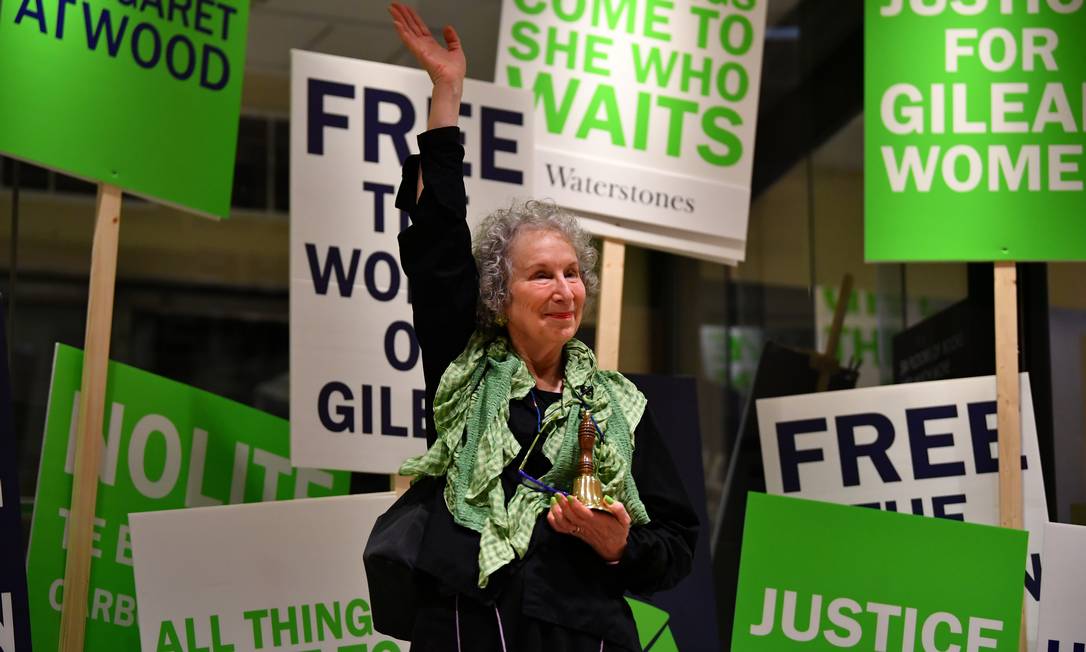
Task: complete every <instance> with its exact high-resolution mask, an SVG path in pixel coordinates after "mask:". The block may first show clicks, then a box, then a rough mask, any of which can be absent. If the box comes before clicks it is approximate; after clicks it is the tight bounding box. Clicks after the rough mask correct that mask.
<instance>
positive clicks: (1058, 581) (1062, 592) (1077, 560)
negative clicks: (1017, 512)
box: [1037, 523, 1086, 652]
mask: <svg viewBox="0 0 1086 652" xmlns="http://www.w3.org/2000/svg"><path fill="white" fill-rule="evenodd" d="M1044 561H1045V564H1044V586H1043V588H1042V591H1041V622H1040V628H1041V629H1040V633H1039V635H1038V637H1037V638H1038V639H1039V640H1040V642H1041V645H1040V649H1041V650H1042V652H1086V618H1083V617H1082V616H1083V609H1084V607H1083V605H1086V527H1083V526H1081V525H1066V524H1064V523H1049V524H1048V526H1047V527H1046V528H1045V551H1044Z"/></svg>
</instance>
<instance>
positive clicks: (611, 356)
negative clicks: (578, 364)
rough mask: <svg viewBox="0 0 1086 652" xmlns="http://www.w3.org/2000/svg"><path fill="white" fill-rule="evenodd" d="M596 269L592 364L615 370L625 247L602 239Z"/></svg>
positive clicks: (607, 239)
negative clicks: (596, 313)
mask: <svg viewBox="0 0 1086 652" xmlns="http://www.w3.org/2000/svg"><path fill="white" fill-rule="evenodd" d="M600 267H601V270H600V312H599V318H598V319H597V320H596V363H597V364H598V365H599V368H600V369H614V370H617V369H618V345H619V335H620V334H621V324H622V280H623V278H622V277H623V273H624V272H625V269H626V245H625V244H624V243H622V242H619V241H618V240H611V239H609V238H606V239H604V241H603V264H602V265H601V266H600Z"/></svg>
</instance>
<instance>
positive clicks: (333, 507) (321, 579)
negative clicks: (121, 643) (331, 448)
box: [130, 493, 407, 652]
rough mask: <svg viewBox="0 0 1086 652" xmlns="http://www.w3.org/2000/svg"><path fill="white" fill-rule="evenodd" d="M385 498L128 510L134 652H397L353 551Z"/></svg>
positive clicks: (402, 646) (388, 500)
mask: <svg viewBox="0 0 1086 652" xmlns="http://www.w3.org/2000/svg"><path fill="white" fill-rule="evenodd" d="M394 500H395V496H394V495H393V494H391V493H382V494H360V495H354V496H341V497H335V498H328V499H305V500H292V501H282V502H274V503H258V504H251V505H230V506H225V507H200V508H193V509H180V510H172V511H165V512H145V513H139V514H132V515H131V517H130V520H131V524H132V557H133V560H134V562H135V575H136V600H137V603H138V605H139V629H140V644H141V647H142V649H143V651H144V652H186V651H187V652H193V651H195V650H203V651H204V652H249V651H254V652H255V651H256V650H261V651H262V652H276V651H279V650H281V651H284V652H285V651H286V650H291V651H295V650H306V651H307V652H361V651H362V650H368V651H369V652H398V651H399V650H406V649H407V644H406V643H402V642H400V641H395V640H393V639H389V638H388V637H387V636H384V635H382V634H380V633H378V632H377V631H376V630H374V629H373V623H372V620H371V615H370V606H369V588H368V585H367V584H366V571H365V569H364V567H363V566H362V549H363V547H364V546H365V543H366V540H367V539H368V538H369V535H370V531H371V530H372V529H373V524H374V521H376V520H377V517H378V516H380V515H381V514H382V513H383V512H384V511H385V510H386V509H388V508H389V506H391V505H392V503H393V501H394Z"/></svg>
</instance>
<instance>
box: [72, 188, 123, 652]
mask: <svg viewBox="0 0 1086 652" xmlns="http://www.w3.org/2000/svg"><path fill="white" fill-rule="evenodd" d="M120 225H121V189H120V188H117V187H116V186H110V185H107V184H101V185H99V186H98V202H97V209H96V216H95V221H94V244H93V247H92V250H91V269H90V293H89V295H90V296H89V299H88V301H87V329H86V333H85V335H84V345H83V349H84V350H83V382H82V388H81V390H80V394H79V416H78V429H77V431H76V432H77V435H76V443H75V475H74V477H73V481H72V504H71V513H70V515H69V517H68V559H67V566H66V568H65V570H64V604H63V606H62V608H61V613H60V651H61V652H83V635H84V630H85V626H86V619H87V592H88V590H89V586H90V565H91V536H92V535H93V526H94V505H95V502H96V500H97V497H98V468H99V466H100V463H101V462H100V460H101V457H102V419H103V415H104V412H105V398H106V369H107V367H108V365H109V338H110V333H111V332H112V326H113V293H114V285H115V281H116V277H117V245H118V235H119V233H120Z"/></svg>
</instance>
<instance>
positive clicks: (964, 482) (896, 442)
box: [758, 374, 1048, 650]
mask: <svg viewBox="0 0 1086 652" xmlns="http://www.w3.org/2000/svg"><path fill="white" fill-rule="evenodd" d="M1020 387H1021V421H1022V485H1023V498H1024V510H1025V527H1026V529H1027V530H1028V531H1029V558H1028V559H1027V560H1026V578H1025V584H1026V614H1027V626H1026V631H1027V633H1028V638H1029V641H1030V649H1031V650H1035V649H1036V645H1035V643H1036V637H1037V610H1038V606H1039V602H1038V601H1039V600H1040V593H1041V587H1040V584H1041V573H1040V567H1041V553H1042V548H1043V539H1044V528H1045V525H1046V524H1047V523H1048V509H1047V507H1046V505H1045V488H1044V480H1043V478H1042V476H1041V458H1040V455H1039V453H1038V448H1037V427H1036V424H1035V423H1034V420H1033V399H1032V395H1031V394H1030V383H1029V375H1028V374H1022V375H1021V378H1020ZM758 428H759V435H760V438H761V444H762V464H763V465H764V467H765V481H766V489H767V490H768V491H769V493H773V494H781V495H785V496H795V497H798V498H810V499H813V500H824V501H828V502H834V503H844V504H846V505H864V506H869V507H875V508H879V509H887V510H893V511H898V512H907V513H913V514H923V515H926V516H941V517H944V518H953V519H957V520H965V521H968V522H970V523H982V524H988V525H998V524H999V489H998V488H999V462H998V459H997V456H996V449H997V439H998V435H997V432H996V383H995V376H985V377H980V378H962V379H955V380H939V381H933V382H926V383H907V384H903V385H888V386H884V387H867V388H863V389H854V390H848V391H840V392H822V393H818V394H804V395H801V396H787V397H783V398H767V399H761V400H759V401H758Z"/></svg>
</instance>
